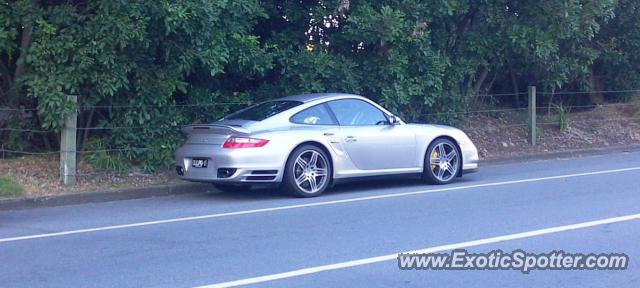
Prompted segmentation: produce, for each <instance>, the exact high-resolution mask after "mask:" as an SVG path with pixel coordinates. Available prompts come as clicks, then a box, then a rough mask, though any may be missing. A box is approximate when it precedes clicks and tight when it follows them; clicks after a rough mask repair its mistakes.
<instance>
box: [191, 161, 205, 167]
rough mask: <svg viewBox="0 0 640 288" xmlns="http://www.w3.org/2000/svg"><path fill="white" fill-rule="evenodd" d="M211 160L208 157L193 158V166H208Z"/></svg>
mask: <svg viewBox="0 0 640 288" xmlns="http://www.w3.org/2000/svg"><path fill="white" fill-rule="evenodd" d="M207 164H209V161H208V160H207V159H193V160H191V167H193V168H207Z"/></svg>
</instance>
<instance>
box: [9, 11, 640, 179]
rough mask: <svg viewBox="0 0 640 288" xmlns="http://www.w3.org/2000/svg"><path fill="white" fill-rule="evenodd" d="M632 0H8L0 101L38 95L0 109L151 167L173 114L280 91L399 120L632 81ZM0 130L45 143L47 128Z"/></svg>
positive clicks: (175, 136) (17, 120)
mask: <svg viewBox="0 0 640 288" xmlns="http://www.w3.org/2000/svg"><path fill="white" fill-rule="evenodd" d="M638 9H640V4H638V3H637V1H633V0H617V1H616V0H604V1H586V0H583V1H546V0H545V1H532V0H526V1H512V0H483V1H474V0H438V1H436V0H427V1H418V0H380V1H367V0H349V1H347V0H331V1H327V0H323V1H320V0H313V1H290V0H274V1H258V0H236V1H230V0H221V1H207V0H185V1H169V0H160V1H143V0H131V1H109V0H87V1H77V0H63V1H36V0H14V1H10V2H5V3H2V4H0V89H2V91H3V93H2V98H0V105H2V106H6V107H10V108H16V109H22V108H28V109H34V108H36V109H37V111H36V112H29V110H25V111H26V112H24V113H15V115H10V116H8V117H4V118H3V117H2V116H3V115H0V125H2V126H6V127H17V128H27V129H29V128H31V129H47V130H51V131H58V130H59V129H60V127H61V125H62V120H63V117H64V116H65V115H68V114H69V113H72V112H73V111H76V110H77V111H78V112H79V115H80V116H79V125H80V127H81V128H94V129H81V130H79V134H78V138H79V139H80V147H82V149H84V150H87V149H89V148H91V147H92V146H93V147H95V146H96V145H97V144H96V143H99V144H100V147H102V148H103V150H105V149H115V150H118V152H116V153H115V154H114V153H103V154H96V155H93V156H91V155H87V156H86V158H85V159H87V161H92V162H94V163H96V165H98V166H103V167H105V168H108V169H116V170H117V169H120V168H123V167H121V166H120V164H117V163H119V162H123V163H124V162H126V163H128V164H127V165H130V164H134V165H141V166H142V167H143V168H144V169H145V170H152V169H154V168H156V167H161V166H168V165H170V164H171V161H172V154H173V151H174V149H175V148H176V147H177V146H176V145H177V143H179V141H180V140H181V138H182V137H183V135H181V134H180V132H179V127H180V126H181V125H184V124H187V123H191V122H210V121H213V120H215V119H218V118H219V117H221V116H222V115H224V114H226V113H227V112H229V111H231V110H236V109H239V108H241V107H244V106H245V105H246V104H248V103H253V102H258V101H263V100H268V99H272V98H275V97H279V96H284V95H289V94H298V93H308V92H332V91H333V92H336V91H340V92H350V93H357V94H362V95H365V96H367V97H369V98H371V99H374V100H376V101H379V102H381V103H382V104H383V105H385V106H386V107H388V108H389V109H390V110H391V111H393V112H394V113H397V114H399V115H400V116H401V117H402V118H404V119H405V120H408V121H421V122H425V121H427V122H438V123H455V122H456V121H457V120H458V118H456V117H452V116H451V115H449V116H446V115H445V114H441V113H442V112H453V111H463V110H465V109H468V107H470V106H472V105H515V106H518V105H522V104H523V103H524V101H523V100H524V99H520V98H519V97H518V96H517V95H516V96H513V97H504V98H500V101H498V102H491V103H482V101H485V99H486V98H475V97H474V95H478V94H490V93H510V92H522V91H524V90H525V88H526V86H528V85H537V86H539V87H540V90H542V91H549V92H555V93H556V94H557V92H561V91H563V90H605V89H635V88H638V87H637V86H635V85H637V83H640V66H639V65H638V64H637V63H638V61H640V59H639V58H638V57H640V56H639V54H638V53H636V51H638V50H640V18H639V17H637V15H638V13H639V12H640V11H638ZM550 94H554V93H550ZM69 95H76V96H77V97H78V104H74V103H72V102H70V101H68V100H67V98H68V96H69ZM555 100H556V101H562V102H563V103H568V102H565V101H567V100H566V99H555ZM542 101H543V102H544V101H546V102H551V99H542ZM586 101H592V102H595V99H586ZM541 104H543V103H541ZM7 119H9V120H7ZM95 128H97V129H95ZM0 137H2V141H3V143H10V145H9V146H10V147H19V148H25V147H26V146H29V145H33V146H35V147H34V149H43V148H46V147H47V146H51V147H52V149H55V147H56V146H57V142H56V139H55V137H53V134H48V135H44V136H42V137H40V136H38V137H36V136H34V135H29V134H28V133H20V134H16V133H6V132H0ZM100 163H101V164H100ZM114 163H115V164H114ZM102 164H104V165H102Z"/></svg>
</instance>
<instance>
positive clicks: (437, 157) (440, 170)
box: [422, 138, 462, 184]
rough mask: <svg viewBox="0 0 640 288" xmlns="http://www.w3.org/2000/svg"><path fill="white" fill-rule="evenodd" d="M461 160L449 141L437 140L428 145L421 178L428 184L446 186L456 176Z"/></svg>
mask: <svg viewBox="0 0 640 288" xmlns="http://www.w3.org/2000/svg"><path fill="white" fill-rule="evenodd" d="M461 160H462V158H461V157H460V152H459V151H458V148H457V146H456V145H455V144H454V143H453V142H452V141H451V140H449V139H444V138H441V139H437V140H435V141H433V143H431V145H429V148H428V149H427V154H426V155H425V159H424V171H423V172H422V178H423V179H424V180H425V181H427V182H428V183H430V184H447V183H450V182H452V181H453V179H454V178H455V177H456V176H457V175H458V171H459V169H460V166H461V163H462V161H461Z"/></svg>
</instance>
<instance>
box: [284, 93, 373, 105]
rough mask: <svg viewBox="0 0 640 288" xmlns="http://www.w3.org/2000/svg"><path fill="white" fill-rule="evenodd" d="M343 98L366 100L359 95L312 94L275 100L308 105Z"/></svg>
mask: <svg viewBox="0 0 640 288" xmlns="http://www.w3.org/2000/svg"><path fill="white" fill-rule="evenodd" d="M341 97H353V98H364V97H362V96H359V95H354V94H348V93H311V94H301V95H294V96H287V97H282V98H278V99H275V100H282V101H300V102H304V103H306V102H311V101H315V100H320V99H327V98H341Z"/></svg>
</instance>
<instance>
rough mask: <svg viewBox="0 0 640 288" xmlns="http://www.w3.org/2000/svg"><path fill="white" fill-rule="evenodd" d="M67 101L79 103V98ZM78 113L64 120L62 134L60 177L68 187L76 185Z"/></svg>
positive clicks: (69, 98)
mask: <svg viewBox="0 0 640 288" xmlns="http://www.w3.org/2000/svg"><path fill="white" fill-rule="evenodd" d="M67 100H68V101H71V102H73V103H77V102H78V96H71V95H70V96H67ZM77 126H78V112H77V110H75V112H74V113H72V114H70V115H68V116H66V117H65V118H64V127H62V131H61V133H60V177H61V178H62V182H63V183H64V185H66V186H73V185H75V184H76V128H77Z"/></svg>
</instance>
